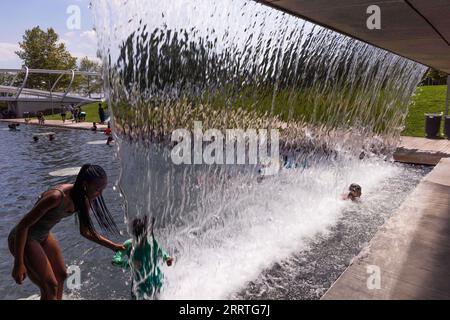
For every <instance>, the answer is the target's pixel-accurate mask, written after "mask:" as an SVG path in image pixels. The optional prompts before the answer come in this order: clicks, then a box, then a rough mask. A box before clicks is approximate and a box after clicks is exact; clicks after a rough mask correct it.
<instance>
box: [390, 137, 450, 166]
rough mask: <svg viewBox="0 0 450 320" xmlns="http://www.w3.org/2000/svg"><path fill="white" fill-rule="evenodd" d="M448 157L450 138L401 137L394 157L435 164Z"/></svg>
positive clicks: (411, 161)
mask: <svg viewBox="0 0 450 320" xmlns="http://www.w3.org/2000/svg"><path fill="white" fill-rule="evenodd" d="M449 157H450V140H448V139H426V138H416V137H402V138H401V142H400V147H399V148H398V149H397V151H396V152H395V153H394V159H395V160H396V161H399V162H404V163H415V164H426V165H433V166H434V165H436V164H438V162H439V161H440V160H441V159H442V158H449Z"/></svg>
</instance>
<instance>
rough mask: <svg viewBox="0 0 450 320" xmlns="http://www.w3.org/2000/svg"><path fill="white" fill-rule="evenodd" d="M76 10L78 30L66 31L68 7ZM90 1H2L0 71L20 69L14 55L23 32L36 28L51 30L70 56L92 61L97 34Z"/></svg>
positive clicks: (19, 64)
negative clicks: (94, 28) (94, 29)
mask: <svg viewBox="0 0 450 320" xmlns="http://www.w3.org/2000/svg"><path fill="white" fill-rule="evenodd" d="M73 5H75V6H78V8H79V9H80V13H81V24H80V29H69V28H68V26H67V20H69V18H70V14H68V13H67V9H68V8H69V6H73ZM88 6H89V0H2V1H1V5H0V8H1V9H0V10H1V11H2V18H1V19H0V68H20V67H21V60H20V59H19V58H18V57H17V55H15V54H14V51H16V50H18V49H19V47H18V42H20V41H22V36H23V34H24V32H25V30H26V29H30V28H32V27H35V26H37V25H39V26H40V27H41V28H42V29H47V28H48V27H53V28H54V29H55V31H56V32H57V33H58V34H59V36H60V40H61V41H62V42H64V43H65V44H66V46H67V48H68V50H69V51H70V52H71V53H72V55H74V56H76V57H78V58H80V57H83V56H88V57H90V58H91V59H95V56H96V51H97V41H96V34H95V31H93V18H92V14H91V11H90V9H89V8H88Z"/></svg>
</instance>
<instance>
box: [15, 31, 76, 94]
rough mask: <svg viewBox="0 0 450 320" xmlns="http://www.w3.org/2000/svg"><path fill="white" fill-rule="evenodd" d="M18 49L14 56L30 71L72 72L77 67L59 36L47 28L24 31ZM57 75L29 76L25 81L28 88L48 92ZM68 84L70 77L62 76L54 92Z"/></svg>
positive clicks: (74, 59)
mask: <svg viewBox="0 0 450 320" xmlns="http://www.w3.org/2000/svg"><path fill="white" fill-rule="evenodd" d="M19 46H20V49H21V50H19V51H16V54H17V55H18V56H19V57H20V59H22V61H23V66H27V67H28V68H30V69H51V70H72V69H76V67H77V59H76V58H75V57H73V56H72V55H71V54H70V53H69V52H68V51H67V49H66V46H65V44H64V43H61V42H60V41H59V36H58V34H57V33H56V32H55V30H53V28H48V29H47V31H44V30H42V29H41V28H40V27H39V26H37V27H34V28H32V29H30V30H26V31H25V34H24V36H23V41H22V42H19ZM58 77H59V75H47V74H31V75H30V76H29V78H28V81H27V87H28V88H36V89H43V90H50V89H51V87H52V86H53V84H54V83H55V81H56V80H57V79H58ZM69 82H70V75H67V76H63V77H62V78H61V80H60V81H59V82H58V85H57V87H56V90H61V89H64V88H66V87H67V86H68V84H69Z"/></svg>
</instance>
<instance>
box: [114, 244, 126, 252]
mask: <svg viewBox="0 0 450 320" xmlns="http://www.w3.org/2000/svg"><path fill="white" fill-rule="evenodd" d="M126 249H127V248H126V247H125V246H124V245H123V244H116V245H115V246H114V249H113V250H114V251H124V250H126Z"/></svg>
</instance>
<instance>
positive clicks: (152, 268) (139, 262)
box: [112, 216, 173, 300]
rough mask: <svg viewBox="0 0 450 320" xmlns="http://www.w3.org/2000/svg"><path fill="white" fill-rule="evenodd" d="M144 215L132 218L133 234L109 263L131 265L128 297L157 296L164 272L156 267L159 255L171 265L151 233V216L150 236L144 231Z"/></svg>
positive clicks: (128, 266)
mask: <svg viewBox="0 0 450 320" xmlns="http://www.w3.org/2000/svg"><path fill="white" fill-rule="evenodd" d="M147 222H148V218H147V216H144V217H143V218H136V219H134V221H133V227H132V228H133V229H132V233H133V236H134V237H133V238H134V239H129V240H127V241H125V243H124V246H125V248H126V249H125V250H124V251H118V252H117V253H116V254H115V255H114V257H113V259H112V264H113V265H115V266H119V267H122V268H124V269H126V270H128V269H129V268H130V267H132V280H131V298H132V299H133V300H146V299H152V298H154V299H157V298H158V295H159V293H160V291H161V287H162V285H163V278H164V274H163V273H162V272H161V269H160V268H159V262H160V260H161V259H162V260H163V261H164V262H165V263H166V264H167V266H171V265H172V262H173V258H171V257H170V256H169V255H168V254H167V253H166V252H165V251H164V249H163V248H162V247H160V245H159V243H158V242H157V241H156V239H155V236H154V234H153V225H154V223H155V218H152V220H151V226H150V230H151V231H150V237H149V235H148V230H149V228H148V223H147Z"/></svg>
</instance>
